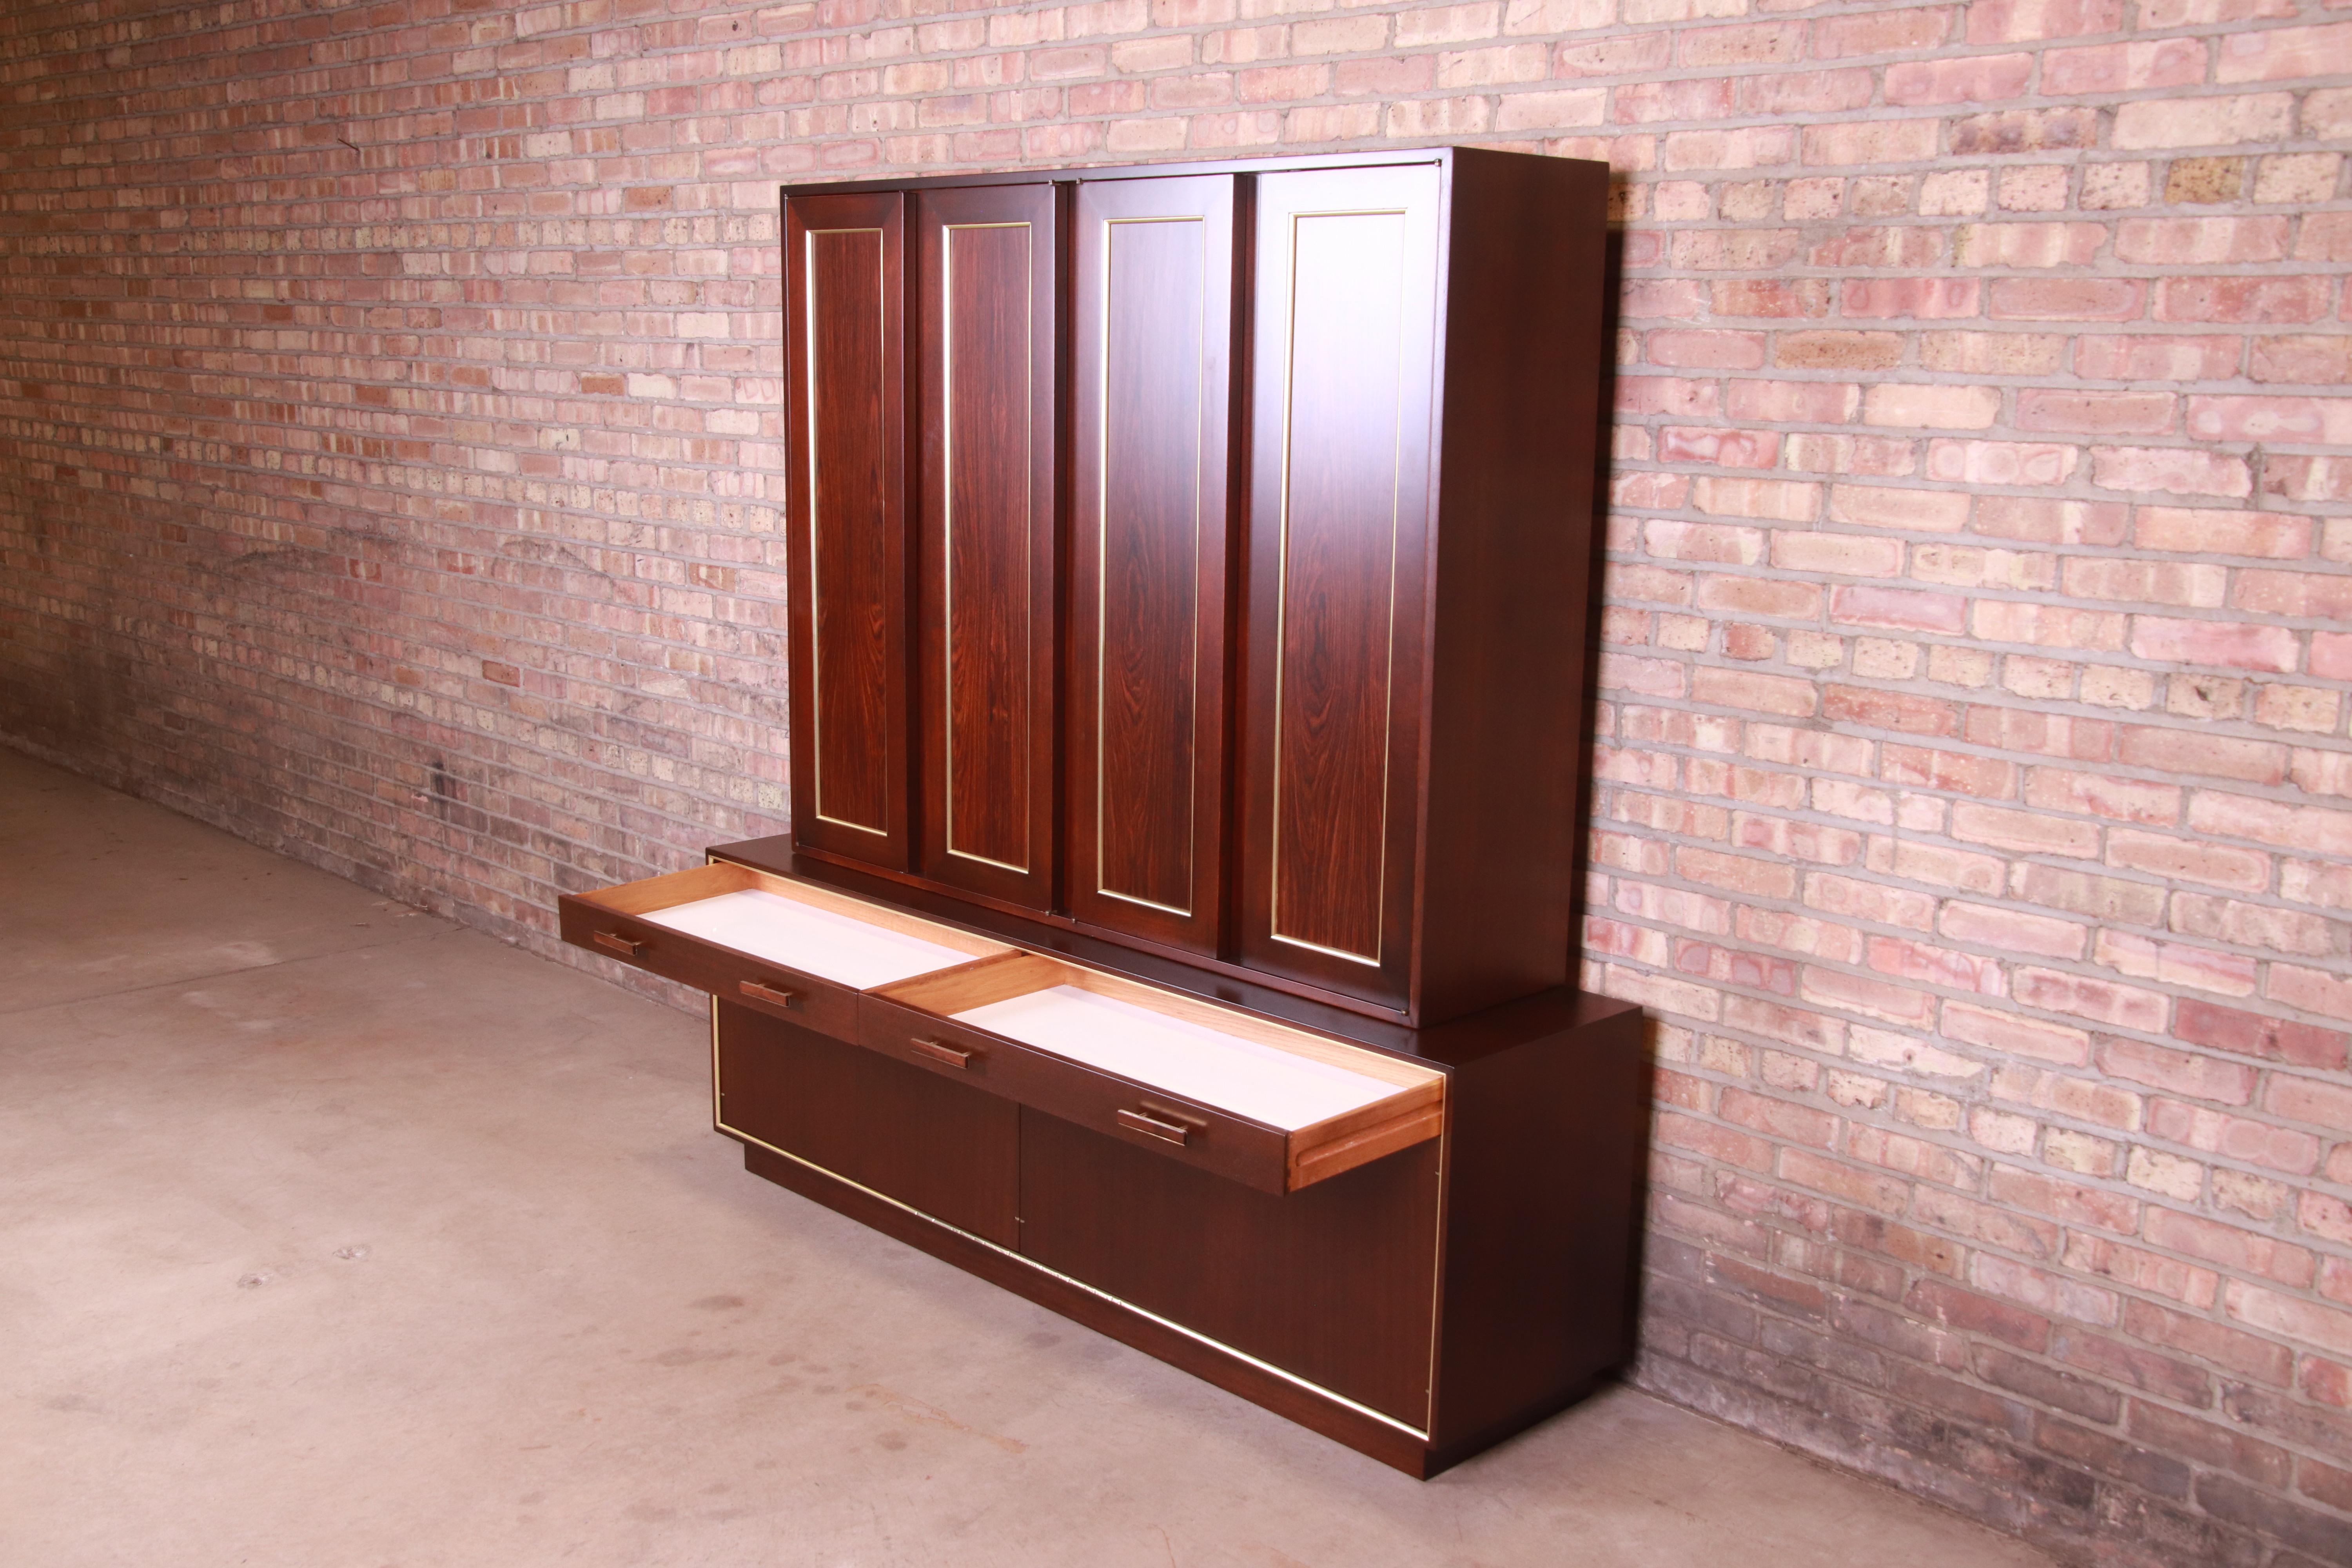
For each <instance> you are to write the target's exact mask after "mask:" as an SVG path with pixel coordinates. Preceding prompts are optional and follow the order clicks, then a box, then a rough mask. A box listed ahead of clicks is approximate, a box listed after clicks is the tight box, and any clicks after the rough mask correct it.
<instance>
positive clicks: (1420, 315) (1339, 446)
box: [1238, 166, 1498, 1003]
mask: <svg viewBox="0 0 2352 1568" xmlns="http://www.w3.org/2000/svg"><path fill="white" fill-rule="evenodd" d="M1440 196H1441V183H1440V179H1439V174H1438V171H1437V169H1436V168H1435V167H1433V166H1424V167H1418V168H1401V169H1350V170H1343V171H1336V172H1313V173H1307V172H1301V173H1291V174H1269V175H1266V176H1265V177H1263V178H1262V179H1260V180H1259V181H1258V192H1257V217H1256V224H1257V264H1256V277H1255V289H1256V303H1255V331H1254V345H1255V346H1254V357H1253V361H1252V369H1251V375H1252V379H1253V390H1252V408H1253V418H1254V420H1255V428H1254V431H1253V434H1252V447H1251V458H1250V515H1251V531H1250V561H1249V577H1250V584H1249V603H1250V613H1249V629H1248V634H1247V637H1246V640H1245V651H1244V660H1245V664H1246V674H1245V678H1244V679H1245V680H1246V690H1247V693H1248V699H1247V707H1246V710H1245V711H1244V717H1243V723H1242V734H1243V737H1244V739H1243V763H1242V785H1241V796H1242V800H1243V802H1244V808H1243V809H1244V830H1243V835H1242V840H1241V852H1240V862H1239V864H1240V869H1239V873H1238V875H1239V900H1238V908H1239V911H1240V920H1241V930H1240V939H1241V952H1242V956H1243V958H1244V961H1245V962H1247V963H1250V964H1251V965H1253V966H1254V967H1256V968H1261V969H1265V970H1267V971H1269V972H1272V973H1281V974H1289V975H1293V976H1296V977H1297V978H1300V979H1305V980H1309V981H1315V982H1319V983H1321V984H1327V985H1330V986H1332V987H1334V988H1336V989H1339V990H1343V991H1349V992H1353V993H1356V994H1363V995H1370V996H1374V997H1378V998H1380V999H1381V1000H1386V1001H1391V1002H1398V1003H1405V1002H1407V1001H1408V998H1409V995H1410V985H1411V981H1412V960H1413V952H1412V913H1413V903H1414V890H1415V889H1414V876H1413V870H1414V865H1413V850H1414V839H1415V833H1416V829H1417V827H1418V816H1419V813H1418V812H1417V810H1416V809H1415V807H1416V804H1417V801H1418V797H1419V793H1420V775H1421V767H1422V752H1421V733H1422V706H1423V697H1424V690H1425V685H1424V683H1425V680H1426V675H1425V672H1424V670H1423V653H1424V645H1423V621H1424V616H1423V596H1424V593H1425V584H1426V561H1427V555H1428V533H1429V522H1430V458H1431V430H1430V408H1431V403H1430V400H1431V396H1432V395H1433V390H1434V387H1433V377H1434V371H1435V363H1434V353H1435V331H1436V325H1437V310H1436V301H1437V289H1438V276H1437V259H1438V218H1439V205H1440ZM1496 760H1498V759H1496Z"/></svg>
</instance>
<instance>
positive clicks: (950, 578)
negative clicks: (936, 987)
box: [940, 218, 1037, 877]
mask: <svg viewBox="0 0 2352 1568" xmlns="http://www.w3.org/2000/svg"><path fill="white" fill-rule="evenodd" d="M1033 227H1034V226H1033V225H1032V224H1031V223H1030V222H1029V220H1028V219H1026V218H1019V219H1014V220H1011V221H1007V222H1002V223H947V224H941V225H940V646H941V647H942V649H943V653H942V656H941V658H940V683H941V684H942V686H943V687H944V688H945V693H944V695H945V704H944V706H943V707H942V708H941V710H940V728H941V732H942V735H943V738H944V742H945V746H944V749H945V752H946V755H945V756H944V757H942V758H941V759H940V767H941V770H942V779H943V783H942V784H941V811H940V837H941V840H942V843H941V848H942V851H943V852H944V853H945V854H947V855H948V856H949V857H950V858H954V859H959V860H977V861H979V862H980V863H981V864H982V865H983V866H993V867H995V868H997V869H999V870H1001V871H1011V872H1013V873H1014V874H1015V875H1017V876H1023V877H1025V876H1027V875H1028V874H1029V867H1028V865H1027V863H1026V862H1027V860H1028V858H1029V855H1030V853H1031V852H1032V851H1034V849H1035V848H1036V846H1035V845H1034V844H1032V843H1030V842H1029V820H1030V816H1031V815H1032V808H1033V807H1034V801H1033V800H1032V799H1031V798H1030V791H1031V790H1032V789H1033V788H1034V785H1035V781H1034V780H1033V779H1031V778H1030V777H1029V776H1028V773H1027V772H1026V770H1025V768H1024V772H1023V773H1022V805H1021V834H1022V851H1023V856H1022V858H1023V861H1024V863H1023V864H1021V865H1018V866H1015V865H1013V863H1012V862H1011V861H1009V860H996V859H992V858H989V857H988V856H985V855H975V854H973V853H972V852H971V850H969V849H959V848H957V847H956V843H955V690H956V685H955V407H954V398H955V266H956V262H955V237H956V235H958V234H960V233H961V232H962V231H963V230H965V229H980V228H1017V229H1020V230H1022V231H1023V232H1022V237H1021V243H1022V257H1023V259H1024V264H1025V265H1024V269H1023V274H1022V276H1023V277H1024V279H1025V280H1026V282H1027V285H1028V289H1027V291H1026V292H1024V294H1023V295H1022V297H1021V309H1022V310H1023V311H1024V320H1025V321H1028V323H1029V327H1030V331H1035V328H1036V322H1035V320H1034V315H1033V314H1030V312H1032V311H1033V308H1034V295H1035V290H1036V275H1037V241H1036V237H1035V235H1034V234H1033V233H1031V232H1029V231H1030V230H1031V229H1032V228H1033ZM1022 335H1023V337H1024V341H1025V340H1026V338H1027V337H1028V335H1029V334H1028V333H1026V332H1024V334H1022ZM1036 375H1037V369H1036V363H1035V356H1034V354H1024V355H1023V356H1022V360H1021V376H1022V387H1023V395H1022V404H1021V411H1022V413H1021V418H1022V430H1023V432H1024V436H1025V437H1026V445H1025V448H1024V450H1025V452H1026V454H1027V460H1024V462H1023V464H1022V465H1021V495H1022V509H1021V519H1022V522H1021V551H1022V554H1021V560H1022V574H1021V580H1022V582H1023V584H1024V585H1025V584H1027V583H1028V582H1029V580H1030V578H1031V577H1032V576H1033V575H1034V566H1035V559H1034V552H1035V550H1036V529H1035V527H1034V518H1035V516H1036V509H1037V497H1036V493H1035V489H1034V484H1035V478H1034V476H1035V470H1036V466H1037V465H1036V461H1035V452H1036V446H1037V431H1036V428H1035V416H1034V411H1035V407H1036V402H1037V397H1036ZM1031 609H1032V605H1031V603H1030V598H1029V595H1028V593H1027V592H1026V589H1025V586H1024V593H1023V595H1022V599H1021V616H1022V624H1023V626H1024V627H1026V629H1027V633H1028V635H1027V637H1024V639H1023V644H1022V646H1023V647H1024V648H1030V647H1034V646H1035V639H1036V636H1037V627H1036V625H1035V623H1034V620H1033V619H1032V618H1031ZM1022 679H1024V680H1026V679H1030V678H1029V676H1028V674H1027V673H1026V672H1024V675H1023V677H1022ZM1035 700H1036V693H1035V692H1034V691H1033V692H1031V693H1030V700H1029V701H1028V702H1026V703H1024V704H1023V706H1022V712H1023V714H1024V734H1023V736H1022V742H1021V752H1022V755H1023V756H1024V758H1025V757H1027V756H1028V755H1029V753H1030V751H1031V750H1032V748H1031V746H1030V744H1029V741H1030V737H1029V735H1028V734H1027V733H1026V732H1025V731H1026V730H1027V729H1028V727H1030V726H1034V724H1035V723H1036V722H1037V715H1036V713H1035V712H1034V704H1035Z"/></svg>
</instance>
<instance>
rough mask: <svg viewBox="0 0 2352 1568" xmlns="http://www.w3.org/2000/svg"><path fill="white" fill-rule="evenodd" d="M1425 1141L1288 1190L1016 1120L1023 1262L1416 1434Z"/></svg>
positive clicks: (1423, 1319)
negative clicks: (1265, 1188)
mask: <svg viewBox="0 0 2352 1568" xmlns="http://www.w3.org/2000/svg"><path fill="white" fill-rule="evenodd" d="M1437 1160H1438V1152H1437V1145H1436V1144H1435V1143H1434V1142H1429V1143H1423V1144H1422V1145H1420V1146H1418V1147H1417V1148H1413V1149H1408V1150H1404V1151H1402V1152H1399V1153H1395V1154H1391V1155H1390V1156H1389V1157H1388V1158H1386V1159H1384V1160H1377V1161H1374V1162H1373V1163H1370V1164H1369V1165H1362V1166H1359V1167H1358V1168H1357V1169H1355V1170H1353V1171H1349V1172H1348V1173H1346V1174H1344V1175H1339V1176H1334V1177H1333V1178H1331V1179H1330V1180H1329V1181H1328V1182H1323V1183H1320V1184H1317V1185H1315V1186H1312V1187H1307V1188H1306V1189H1304V1190H1302V1191H1300V1192H1296V1193H1292V1194H1288V1195H1278V1194H1271V1193H1262V1192H1259V1191H1257V1190H1255V1188H1251V1187H1244V1186H1242V1185H1241V1184H1238V1183H1235V1182H1229V1181H1226V1180H1224V1179H1223V1178H1221V1177H1218V1176H1214V1175H1211V1174H1209V1173H1206V1172H1203V1171H1198V1170H1195V1169H1193V1168H1192V1167H1191V1166H1188V1165H1180V1164H1178V1163H1175V1162H1174V1161H1172V1160H1165V1159H1162V1158H1160V1156H1159V1155H1157V1154H1154V1153H1151V1152H1148V1151H1145V1150H1142V1149H1139V1148H1133V1147H1130V1146H1129V1145H1127V1144H1125V1143H1121V1142H1118V1141H1117V1140H1115V1139H1112V1138H1108V1137H1106V1136H1104V1135H1103V1134H1101V1133H1099V1132H1094V1131H1088V1130H1087V1129H1086V1128H1083V1127H1077V1126H1074V1125H1073V1124H1071V1123H1069V1122H1066V1121H1061V1120H1059V1119H1058V1118H1055V1117H1051V1116H1046V1115H1044V1114H1042V1113H1040V1112H1037V1111H1034V1110H1024V1111H1023V1112H1022V1128H1021V1236H1022V1242H1021V1249H1022V1252H1023V1254H1024V1256H1026V1257H1028V1258H1033V1259H1034V1260H1035V1261H1036V1262H1038V1263H1041V1264H1043V1265H1045V1267H1046V1268H1051V1269H1054V1270H1055V1271H1056V1272H1058V1273H1061V1274H1066V1275H1067V1276H1069V1277H1070V1278H1071V1279H1076V1280H1079V1281H1082V1282H1083V1283H1085V1284H1087V1285H1091V1286H1093V1287H1094V1288H1095V1289H1098V1290H1104V1291H1107V1292H1108V1293H1109V1294H1111V1295H1113V1296H1116V1297H1118V1299H1119V1300H1123V1301H1129V1302H1132V1303H1134V1304H1135V1305H1136V1306H1138V1307H1140V1308H1142V1309H1143V1310H1145V1311H1148V1312H1155V1313H1157V1314H1159V1315H1160V1316H1161V1317H1163V1318H1166V1319H1168V1320H1169V1321H1171V1322H1175V1323H1181V1324H1182V1325H1183V1326H1184V1327H1186V1328H1188V1329H1191V1330H1192V1331H1194V1332H1196V1333H1200V1334H1204V1335H1206V1336H1207V1337H1208V1338H1210V1339H1213V1340H1215V1341H1217V1342H1219V1343H1221V1344H1225V1345H1230V1346H1232V1347H1233V1348H1234V1349H1235V1350H1237V1351H1240V1352H1244V1354H1246V1355H1251V1356H1255V1357H1256V1358H1257V1359H1259V1360H1261V1361H1263V1362H1265V1363H1268V1364H1270V1365H1273V1366H1276V1367H1279V1368H1281V1369H1282V1370H1283V1371H1285V1372H1287V1373H1292V1374H1294V1375H1296V1376H1298V1377H1302V1378H1305V1379H1306V1380H1307V1382H1309V1383H1313V1384H1318V1386H1320V1387H1324V1388H1328V1389H1329V1390H1331V1391H1332V1392H1333V1393H1335V1394H1341V1395H1343V1396H1345V1397H1347V1398H1349V1399H1352V1400H1355V1401H1356V1402H1357V1403H1359V1404H1360V1405H1368V1406H1370V1408H1372V1409H1374V1410H1378V1411H1380V1412H1381V1413H1382V1414H1383V1415H1390V1416H1393V1417H1394V1418H1395V1419H1397V1420H1399V1421H1402V1422H1405V1423H1407V1424H1408V1425H1410V1426H1414V1427H1416V1428H1424V1429H1425V1427H1424V1423H1425V1422H1426V1420H1427V1417H1428V1409H1429V1372H1430V1352H1431V1344H1432V1339H1431V1336H1432V1321H1431V1320H1432V1315H1433V1286H1434V1283H1435V1277H1436V1257H1437Z"/></svg>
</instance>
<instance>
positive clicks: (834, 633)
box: [784, 195, 908, 870]
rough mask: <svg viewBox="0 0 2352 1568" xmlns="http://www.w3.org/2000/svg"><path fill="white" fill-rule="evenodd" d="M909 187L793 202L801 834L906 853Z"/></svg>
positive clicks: (795, 684) (788, 234) (789, 325)
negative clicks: (903, 192)
mask: <svg viewBox="0 0 2352 1568" xmlns="http://www.w3.org/2000/svg"><path fill="white" fill-rule="evenodd" d="M903 207H904V198H902V197H900V196H898V195H865V196H804V197H799V198H795V199H794V200H793V201H792V202H790V203H789V204H787V207H786V221H785V237H784V249H785V268H784V270H785V292H786V298H787V300H789V301H790V305H789V308H788V309H787V310H786V311H785V321H786V334H785V335H786V350H787V355H788V362H789V365H790V374H789V376H788V387H789V393H788V397H789V401H790V420H789V425H790V431H791V462H790V465H789V468H788V484H787V503H786V504H787V509H788V513H789V519H790V521H789V525H788V526H789V530H790V544H789V552H790V562H791V570H792V601H793V603H792V615H791V620H792V636H793V680H792V689H793V742H794V744H793V827H794V837H796V838H797V839H798V840H799V841H800V842H802V843H803V844H807V845H810V846H813V847H818V848H824V849H829V850H833V851H835V852H837V853H841V854H846V855H852V856H856V857H857V858H861V859H866V860H869V861H871V862H873V863H875V864H877V865H881V866H886V867H887V868H891V869H894V870H896V869H904V868H906V867H907V866H908V831H907V826H908V799H907V797H908V766H907V764H908V754H907V726H908V714H907V666H908V645H907V629H908V628H907V599H908V592H907V590H908V583H907V571H908V551H907V542H906V521H907V519H906V500H905V482H904V468H905V453H904V446H905V415H904V397H905V391H904V387H905V382H904V374H903V365H902V353H903V340H902V331H901V315H902V308H901V300H900V295H901V291H902V289H903V276H904V274H903V268H902V257H903V240H902V236H903V222H902V216H903Z"/></svg>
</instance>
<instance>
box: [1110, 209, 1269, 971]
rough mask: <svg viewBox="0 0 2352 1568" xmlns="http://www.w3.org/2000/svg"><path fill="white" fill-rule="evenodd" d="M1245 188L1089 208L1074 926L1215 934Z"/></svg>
mask: <svg viewBox="0 0 2352 1568" xmlns="http://www.w3.org/2000/svg"><path fill="white" fill-rule="evenodd" d="M1233 279H1234V181H1233V180H1232V179H1230V178H1220V179H1192V180H1125V181H1104V182H1087V183H1085V184H1081V185H1080V186H1079V188H1078V197H1077V233H1076V319H1075V321H1074V324H1073V342H1074V354H1073V357H1074V361H1075V367H1074V371H1073V378H1072V399H1071V402H1072V410H1073V426H1074V429H1075V431H1076V438H1075V450H1074V452H1073V468H1074V483H1073V495H1072V507H1071V511H1072V538H1071V548H1072V569H1073V584H1072V586H1073V594H1074V605H1075V615H1076V621H1075V625H1074V626H1073V655H1072V668H1071V672H1070V673H1071V681H1070V694H1071V702H1070V721H1071V723H1070V729H1071V748H1070V752H1071V762H1072V768H1071V787H1070V799H1071V803H1072V810H1071V814H1070V855H1071V862H1072V868H1073V876H1072V879H1071V882H1072V885H1071V889H1070V898H1071V908H1072V911H1073V912H1074V913H1075V914H1076V915H1077V916H1078V917H1079V918H1080V919H1082V920H1086V921H1089V922H1091V923H1094V924H1098V925H1103V926H1107V927H1109V928H1111V929H1113V930H1118V931H1132V932H1134V933H1135V934H1138V935H1141V936H1146V937H1150V938H1152V939H1155V940H1158V941H1161V942H1169V943H1171V944H1173V945H1177V946H1183V947H1190V948H1192V949H1195V950H1197V951H1202V952H1214V951H1215V950H1216V946H1217V942H1218V938H1219V934H1220V930H1221V927H1222V923H1223V922H1222V920H1221V913H1222V904H1223V876H1222V871H1223V859H1224V845H1223V824H1224V818H1225V812H1224V798H1225V790H1224V784H1223V758H1224V750H1225V748H1224V725H1225V712H1226V703H1225V690H1224V681H1225V657H1224V652H1225V643H1226V638H1227V631H1226V589H1225V584H1226V581H1227V575H1228V574H1227V565H1226V546H1227V539H1228V529H1227V525H1226V507H1227V498H1228V496H1229V494H1230V491H1231V487H1230V485H1229V483H1228V480H1227V475H1226V453H1227V450H1228V447H1229V445H1230V443H1229V441H1228V438H1227V432H1228V427H1229V426H1230V423H1231V419H1232V381H1231V375H1230V372H1229V366H1230V363H1231V339H1232V331H1233Z"/></svg>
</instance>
